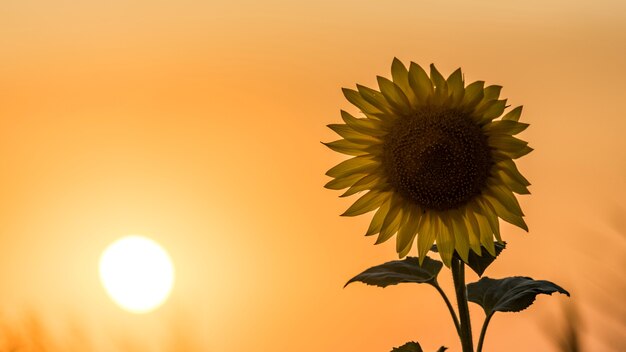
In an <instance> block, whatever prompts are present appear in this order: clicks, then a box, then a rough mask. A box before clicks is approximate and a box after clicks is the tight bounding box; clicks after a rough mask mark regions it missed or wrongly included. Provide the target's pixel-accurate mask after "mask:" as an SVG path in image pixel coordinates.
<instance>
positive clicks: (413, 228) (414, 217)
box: [396, 206, 420, 253]
mask: <svg viewBox="0 0 626 352" xmlns="http://www.w3.org/2000/svg"><path fill="white" fill-rule="evenodd" d="M405 216H408V218H407V219H406V223H405V224H404V226H402V227H401V228H400V229H399V230H398V238H397V239H396V252H398V253H399V252H401V251H402V250H403V249H404V248H405V247H406V246H407V245H409V244H410V243H411V242H413V239H414V237H415V234H416V233H417V226H418V225H419V219H420V214H419V209H418V208H417V207H415V206H412V207H411V208H410V210H409V212H408V214H406V215H405Z"/></svg>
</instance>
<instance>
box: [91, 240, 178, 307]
mask: <svg viewBox="0 0 626 352" xmlns="http://www.w3.org/2000/svg"><path fill="white" fill-rule="evenodd" d="M100 280H102V284H103V285H104V288H105V289H106V291H107V293H108V294H109V296H111V298H112V299H113V300H114V301H115V302H116V303H117V304H119V305H120V306H121V307H122V308H124V309H126V310H128V311H130V312H133V313H147V312H149V311H151V310H153V309H155V308H157V307H158V306H160V305H161V304H162V303H163V302H165V300H166V299H167V297H168V296H169V294H170V291H171V290H172V286H173V284H174V267H173V265H172V260H171V259H170V257H169V255H168V254H167V252H166V251H165V249H163V247H161V246H160V245H159V244H158V243H156V242H154V241H153V240H151V239H149V238H147V237H143V236H135V235H133V236H126V237H122V238H120V239H119V240H117V241H115V242H113V243H111V244H110V245H109V246H108V247H107V248H106V249H105V250H104V252H103V253H102V256H101V257H100Z"/></svg>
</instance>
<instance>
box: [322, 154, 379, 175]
mask: <svg viewBox="0 0 626 352" xmlns="http://www.w3.org/2000/svg"><path fill="white" fill-rule="evenodd" d="M379 165H380V162H378V161H376V160H375V159H373V158H372V157H371V156H369V155H367V156H357V157H354V158H350V159H348V160H344V161H342V162H340V163H339V164H337V165H335V166H333V167H332V168H331V169H330V170H328V171H326V176H330V177H334V178H337V177H342V176H348V175H350V174H356V173H367V172H369V171H371V170H374V169H375V168H376V167H378V166H379Z"/></svg>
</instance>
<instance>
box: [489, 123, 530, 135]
mask: <svg viewBox="0 0 626 352" xmlns="http://www.w3.org/2000/svg"><path fill="white" fill-rule="evenodd" d="M528 126H530V125H529V124H527V123H521V122H517V121H512V120H499V121H493V122H491V123H488V124H486V125H485V126H483V131H485V132H486V133H488V134H506V135H510V136H512V135H515V134H518V133H520V132H522V131H524V130H525V129H526V128H528Z"/></svg>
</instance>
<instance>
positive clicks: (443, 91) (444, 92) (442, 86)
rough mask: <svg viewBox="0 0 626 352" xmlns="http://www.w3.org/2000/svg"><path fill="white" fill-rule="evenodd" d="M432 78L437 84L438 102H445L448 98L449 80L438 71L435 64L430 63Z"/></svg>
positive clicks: (436, 95)
mask: <svg viewBox="0 0 626 352" xmlns="http://www.w3.org/2000/svg"><path fill="white" fill-rule="evenodd" d="M430 80H431V81H432V82H433V84H434V85H435V97H436V100H437V101H438V103H443V102H444V101H445V100H446V99H448V82H446V79H445V78H443V76H442V75H441V73H439V71H437V68H436V67H435V65H434V64H430Z"/></svg>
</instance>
